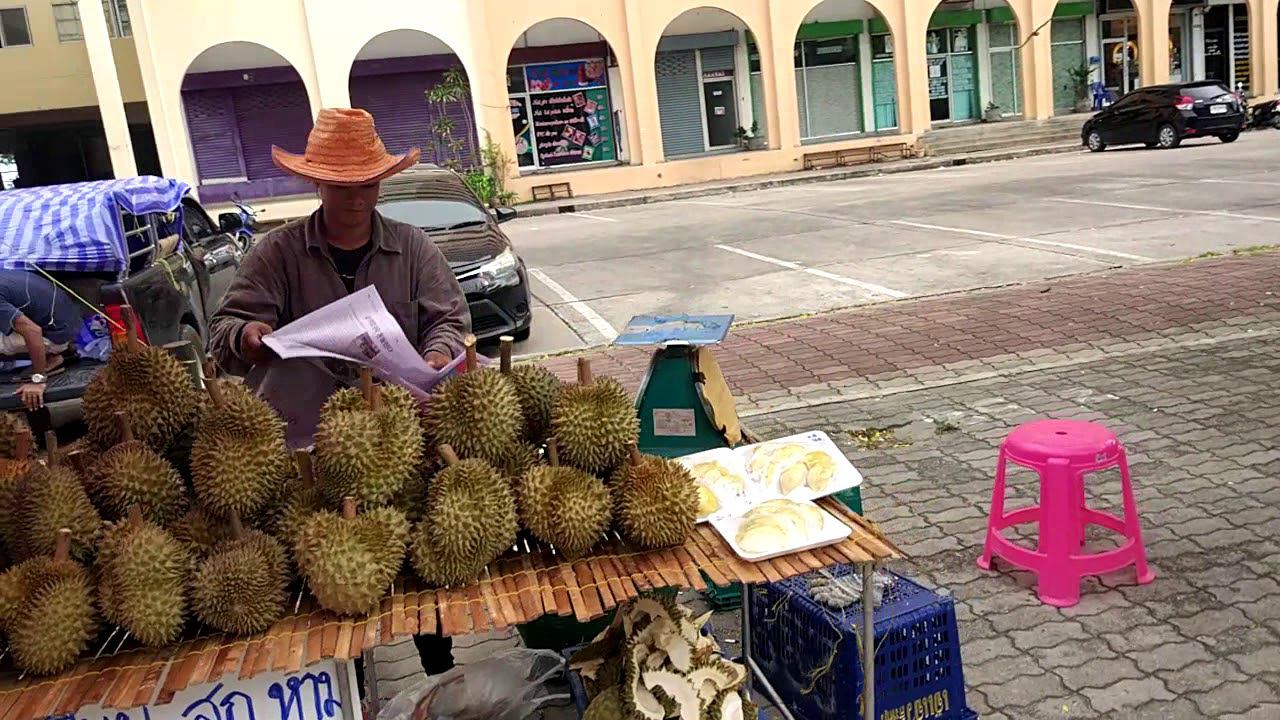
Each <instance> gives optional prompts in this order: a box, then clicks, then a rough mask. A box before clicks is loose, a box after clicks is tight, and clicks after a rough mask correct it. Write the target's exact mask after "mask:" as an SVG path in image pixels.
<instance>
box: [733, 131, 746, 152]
mask: <svg viewBox="0 0 1280 720" xmlns="http://www.w3.org/2000/svg"><path fill="white" fill-rule="evenodd" d="M733 137H734V138H735V139H736V140H737V141H738V147H740V148H742V149H743V150H746V149H747V129H746V128H744V127H742V126H741V125H739V126H738V129H737V130H734V131H733Z"/></svg>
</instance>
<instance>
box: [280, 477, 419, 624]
mask: <svg viewBox="0 0 1280 720" xmlns="http://www.w3.org/2000/svg"><path fill="white" fill-rule="evenodd" d="M344 502H345V501H344ZM350 507H351V509H350V514H351V515H352V517H344V516H342V515H338V514H337V513H333V512H330V511H327V510H326V511H322V512H318V513H315V514H314V515H312V516H310V517H309V518H307V519H306V520H305V522H303V523H302V525H301V527H300V528H299V530H298V533H297V539H296V541H295V544H294V559H295V560H296V562H297V564H298V571H299V573H300V574H301V575H302V577H303V579H304V580H306V583H307V587H308V588H309V589H310V590H311V594H312V595H314V596H315V597H316V600H318V601H319V602H320V604H321V605H322V606H324V607H325V608H327V609H329V610H332V611H333V612H336V613H339V614H341V615H360V614H364V613H368V612H370V611H372V610H373V609H375V608H376V607H377V605H378V601H379V600H380V599H382V596H383V594H385V593H386V592H387V590H388V589H389V588H390V586H391V581H392V580H393V579H395V576H396V573H397V572H398V571H399V570H400V566H401V565H402V564H403V562H404V553H405V544H406V542H407V540H408V535H409V527H408V525H409V523H408V521H407V520H405V517H404V514H403V513H401V512H400V511H399V510H396V509H394V508H375V509H373V510H370V511H369V512H367V513H365V514H363V515H360V516H358V517H356V516H354V513H355V503H354V500H352V502H351V503H350ZM344 512H346V510H345V508H344Z"/></svg>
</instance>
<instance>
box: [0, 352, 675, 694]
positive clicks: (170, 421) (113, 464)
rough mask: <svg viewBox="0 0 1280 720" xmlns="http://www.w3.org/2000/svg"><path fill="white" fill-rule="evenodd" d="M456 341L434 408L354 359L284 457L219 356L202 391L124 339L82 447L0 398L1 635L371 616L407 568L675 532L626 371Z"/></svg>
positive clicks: (89, 638) (37, 637) (443, 576)
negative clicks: (561, 377)
mask: <svg viewBox="0 0 1280 720" xmlns="http://www.w3.org/2000/svg"><path fill="white" fill-rule="evenodd" d="M467 354H468V358H467V360H468V362H467V371H466V372H465V373H462V374H459V375H457V376H455V377H453V378H451V379H450V380H448V381H446V382H444V383H442V384H441V385H440V386H439V387H438V388H437V389H436V391H435V392H434V394H433V395H432V397H431V398H430V401H429V402H428V403H427V404H426V405H425V407H423V406H420V405H419V403H418V402H417V401H416V400H415V399H414V397H413V396H412V395H411V394H410V393H409V392H408V391H407V390H405V389H404V388H402V387H399V386H396V385H376V384H375V383H374V382H373V379H372V376H371V375H370V374H369V373H368V372H367V371H364V372H362V383H361V385H360V387H356V388H345V389H341V390H338V391H337V392H335V393H334V394H333V395H332V396H331V397H329V398H328V400H327V401H326V402H325V404H324V406H323V408H322V410H321V414H320V418H319V424H318V427H317V431H316V434H315V437H314V446H313V448H312V449H311V450H310V451H296V452H293V453H291V452H290V451H289V449H288V447H287V446H286V444H285V426H284V423H283V422H282V421H281V419H280V418H279V416H278V415H277V414H276V413H275V412H274V411H273V410H272V409H271V408H270V407H269V406H268V405H267V404H266V403H264V402H263V401H262V400H260V399H258V398H257V397H255V396H254V395H253V394H251V393H250V392H249V391H248V390H246V389H245V387H244V386H243V385H241V384H238V383H233V382H229V381H226V380H221V379H217V378H215V377H214V376H213V375H214V373H213V370H212V368H211V367H210V368H207V369H206V372H205V378H206V379H205V380H204V386H205V387H204V390H203V391H201V390H200V389H198V387H197V386H198V383H197V382H196V381H195V380H194V379H193V378H192V376H191V375H190V374H189V373H188V372H187V370H186V369H184V367H183V366H182V365H181V363H180V362H179V361H178V360H177V359H175V358H174V357H172V356H171V355H169V354H168V353H166V352H165V351H163V350H161V349H158V348H151V347H146V346H144V345H142V344H141V343H139V342H137V340H136V338H134V337H133V336H132V334H131V335H130V336H129V338H128V342H127V343H121V344H120V345H119V346H118V347H116V348H115V349H114V350H113V352H112V355H111V357H110V359H109V361H108V363H107V364H106V366H105V367H104V369H103V370H102V371H101V372H100V373H99V375H98V376H97V377H96V378H95V379H94V380H93V381H92V383H91V384H90V386H89V387H88V388H87V390H86V392H85V395H84V413H85V421H86V425H87V426H88V437H87V443H86V444H85V447H84V448H83V449H82V450H80V451H77V452H76V453H74V455H73V456H70V457H63V454H61V453H59V452H58V449H57V447H56V441H54V440H53V439H52V437H50V442H49V453H48V457H47V459H46V460H45V461H43V462H41V461H39V460H35V459H32V458H31V457H30V448H31V447H32V444H33V443H32V438H31V437H30V433H29V431H28V430H27V429H26V425H25V423H22V422H21V420H15V416H12V415H2V414H0V419H3V424H0V550H2V551H3V553H2V555H0V570H2V571H3V574H0V633H2V634H3V635H4V637H5V638H6V639H7V641H8V644H9V648H10V651H11V652H10V654H11V656H12V657H13V659H14V662H15V664H16V665H17V666H18V667H19V668H20V669H22V670H24V671H29V672H32V673H37V674H47V673H54V672H58V671H60V670H62V669H65V668H66V667H68V666H70V665H71V664H72V663H74V662H75V661H76V659H77V658H78V657H79V656H80V655H81V654H83V653H85V652H86V651H88V650H90V645H91V644H96V643H95V641H96V640H100V639H101V638H100V637H99V629H100V628H101V634H102V635H105V634H106V633H107V632H108V631H111V630H113V629H114V633H113V634H112V637H116V636H121V637H125V638H128V639H132V640H135V641H137V642H140V643H142V644H144V645H148V646H163V645H167V644H170V643H173V642H176V641H178V640H179V639H180V638H182V637H191V636H192V634H193V633H194V632H199V631H200V629H201V628H209V629H212V630H216V631H219V632H223V633H229V634H236V635H241V634H252V633H257V632H262V631H264V630H266V629H267V628H269V627H270V626H271V625H273V624H274V623H275V622H276V621H278V620H279V619H280V618H281V617H282V616H283V615H284V614H285V612H286V611H287V608H289V607H290V606H291V605H292V606H294V607H296V606H297V604H298V603H299V602H300V601H301V590H302V589H303V588H305V590H306V591H307V592H309V593H310V595H311V596H313V597H314V598H315V600H316V601H317V602H318V603H319V605H321V606H322V607H324V608H326V609H329V610H331V611H333V612H336V613H339V614H345V615H362V614H366V613H369V612H372V611H375V610H376V609H377V608H378V607H379V604H380V602H381V600H382V599H383V598H384V597H386V596H387V594H388V593H389V592H391V591H392V590H393V589H394V587H395V584H396V581H397V578H398V577H399V576H401V574H402V573H404V574H413V575H415V576H416V577H418V578H419V579H421V580H422V581H423V582H425V583H427V584H429V585H432V586H436V587H447V586H460V585H466V584H469V583H471V582H474V581H475V580H477V579H478V578H479V577H481V576H482V575H483V574H484V573H485V572H486V567H487V566H488V565H489V564H490V563H492V562H493V561H494V560H495V559H496V558H498V557H500V556H502V555H504V554H506V553H508V552H512V551H516V550H517V549H518V550H520V551H524V552H528V551H531V550H534V549H538V548H543V547H545V548H546V549H548V550H549V551H550V552H553V553H555V554H556V555H557V556H561V557H564V558H576V557H579V556H582V555H583V554H585V553H588V552H590V551H591V550H592V549H593V548H594V547H595V546H596V545H597V544H598V543H600V542H602V541H605V540H607V539H614V538H618V537H621V538H622V539H623V540H625V541H627V542H629V543H631V544H632V545H634V546H639V547H642V548H656V547H663V546H668V545H676V544H680V543H683V542H684V540H685V539H686V537H687V536H688V534H689V532H690V531H691V529H692V527H693V524H694V516H695V513H696V509H697V502H698V498H697V493H696V490H695V489H694V485H693V480H692V478H691V477H690V476H689V474H688V472H687V471H686V470H684V468H683V467H682V466H680V465H679V464H678V463H675V462H672V461H667V460H662V459H659V458H655V457H649V456H645V455H641V454H640V453H638V452H636V450H635V443H636V439H637V435H638V421H637V418H636V411H635V408H634V405H633V402H632V400H631V398H630V397H629V396H628V395H627V393H626V392H625V391H624V390H623V389H622V387H621V386H620V385H619V384H618V383H617V382H615V381H613V380H610V379H605V378H601V379H593V378H592V377H591V372H590V367H589V366H588V365H587V364H586V363H585V361H584V362H582V363H581V364H580V366H579V378H578V380H579V382H578V383H577V384H572V385H566V386H563V387H562V386H561V383H560V382H559V381H558V380H557V379H556V378H555V376H554V375H552V374H551V373H550V372H548V371H547V370H545V369H543V368H540V367H537V366H533V365H527V366H520V367H514V368H513V367H512V366H511V363H510V343H509V342H504V344H503V362H502V363H501V366H500V368H496V369H495V368H482V367H479V365H478V363H477V358H476V355H475V347H474V340H473V339H469V340H468V344H467ZM5 568H7V569H5ZM295 596H296V599H294V600H293V602H292V603H291V602H290V600H291V599H293V598H295ZM99 652H101V651H99Z"/></svg>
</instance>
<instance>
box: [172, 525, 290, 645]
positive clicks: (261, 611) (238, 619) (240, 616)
mask: <svg viewBox="0 0 1280 720" xmlns="http://www.w3.org/2000/svg"><path fill="white" fill-rule="evenodd" d="M288 582H289V564H288V558H287V556H286V554H285V551H284V548H283V547H281V545H280V543H279V542H277V541H276V539H275V538H273V537H271V536H269V535H266V534H265V533H261V532H256V531H254V532H250V533H247V534H246V535H245V536H244V537H243V538H240V539H238V540H232V541H230V542H227V543H224V544H222V545H221V546H219V547H218V549H217V550H215V551H214V552H213V554H211V555H209V557H207V558H205V559H204V560H203V561H202V562H201V563H200V564H199V566H198V567H197V568H196V571H195V574H194V575H193V577H192V582H191V610H192V612H193V613H195V616H196V617H197V618H199V619H200V621H201V622H203V623H204V624H206V625H209V626H210V627H213V628H216V629H218V630H221V631H222V632H226V633H232V634H234V635H252V634H253V633H257V632H262V631H263V630H266V629H267V628H269V627H271V626H272V625H273V624H275V622H276V621H277V620H279V619H280V618H281V617H282V616H283V615H284V609H285V599H286V598H285V588H286V586H287V584H288Z"/></svg>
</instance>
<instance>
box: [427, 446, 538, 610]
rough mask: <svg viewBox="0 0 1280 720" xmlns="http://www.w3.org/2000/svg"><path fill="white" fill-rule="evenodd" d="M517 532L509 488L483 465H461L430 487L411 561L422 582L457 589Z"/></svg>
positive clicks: (444, 472)
mask: <svg viewBox="0 0 1280 720" xmlns="http://www.w3.org/2000/svg"><path fill="white" fill-rule="evenodd" d="M517 529H518V524H517V521H516V503H515V498H514V496H513V495H512V493H511V484H510V483H509V482H508V481H507V480H506V479H505V478H504V477H503V476H502V474H501V472H500V471H498V470H496V469H494V468H493V466H491V465H489V464H488V463H486V462H484V461H483V460H477V459H471V460H463V461H461V462H459V463H458V464H456V465H453V466H450V467H447V468H445V469H444V470H441V471H440V473H439V474H438V475H436V477H435V478H434V479H433V480H432V481H431V483H430V485H429V486H428V489H427V507H426V512H425V513H424V519H423V520H422V522H420V523H418V526H417V528H415V532H414V539H413V546H412V549H411V554H410V559H411V560H412V563H413V567H414V570H415V571H416V572H417V574H418V576H419V577H420V578H422V579H423V580H424V581H426V582H428V583H431V584H433V585H460V584H463V583H467V582H470V581H472V580H475V579H476V577H477V576H478V575H479V574H480V573H481V571H483V570H484V568H485V566H486V565H488V564H489V563H491V562H493V561H494V560H495V559H497V557H498V556H499V555H501V554H502V553H503V552H505V551H506V550H508V549H509V548H510V547H511V545H512V543H514V542H515V538H516V530H517Z"/></svg>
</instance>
